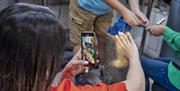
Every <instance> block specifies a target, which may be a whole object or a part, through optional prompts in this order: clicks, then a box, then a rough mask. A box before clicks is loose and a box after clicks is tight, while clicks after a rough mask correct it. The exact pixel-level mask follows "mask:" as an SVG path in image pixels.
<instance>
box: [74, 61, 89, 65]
mask: <svg viewBox="0 0 180 91" xmlns="http://www.w3.org/2000/svg"><path fill="white" fill-rule="evenodd" d="M87 64H89V62H88V61H82V60H78V61H73V62H72V66H78V65H87Z"/></svg>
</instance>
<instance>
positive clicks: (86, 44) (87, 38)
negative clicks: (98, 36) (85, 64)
mask: <svg viewBox="0 0 180 91" xmlns="http://www.w3.org/2000/svg"><path fill="white" fill-rule="evenodd" d="M81 46H82V59H83V60H85V61H89V62H90V64H96V58H95V56H96V55H95V53H96V52H95V33H93V32H92V33H81Z"/></svg>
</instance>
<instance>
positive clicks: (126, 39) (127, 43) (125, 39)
mask: <svg viewBox="0 0 180 91" xmlns="http://www.w3.org/2000/svg"><path fill="white" fill-rule="evenodd" d="M122 37H123V40H124V42H125V43H126V45H129V44H130V41H129V39H128V38H127V36H126V35H125V34H122Z"/></svg>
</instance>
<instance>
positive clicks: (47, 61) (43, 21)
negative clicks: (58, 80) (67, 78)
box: [0, 3, 65, 91]
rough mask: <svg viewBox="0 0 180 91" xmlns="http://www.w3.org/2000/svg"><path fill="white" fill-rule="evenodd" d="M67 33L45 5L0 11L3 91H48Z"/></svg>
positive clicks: (30, 5)
mask: <svg viewBox="0 0 180 91" xmlns="http://www.w3.org/2000/svg"><path fill="white" fill-rule="evenodd" d="M64 42H65V35H64V30H63V28H62V26H61V24H60V21H58V18H57V17H56V16H55V15H54V14H53V12H52V11H51V10H50V9H49V8H47V7H43V6H38V5H32V4H25V3H18V4H15V5H12V6H9V7H7V8H6V9H4V10H3V11H2V12H0V91H47V90H48V88H49V87H50V85H51V82H52V80H53V78H54V76H55V74H56V72H57V71H58V69H60V68H59V67H60V63H61V62H60V61H62V60H63V54H64V48H65V45H64Z"/></svg>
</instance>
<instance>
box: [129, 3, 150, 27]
mask: <svg viewBox="0 0 180 91" xmlns="http://www.w3.org/2000/svg"><path fill="white" fill-rule="evenodd" d="M128 1H129V5H130V8H131V10H132V12H134V13H135V15H136V16H137V18H138V20H139V22H140V24H141V25H143V26H147V25H148V24H149V20H148V19H147V17H146V16H145V15H144V14H143V13H142V12H141V10H140V8H139V0H128Z"/></svg>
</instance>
